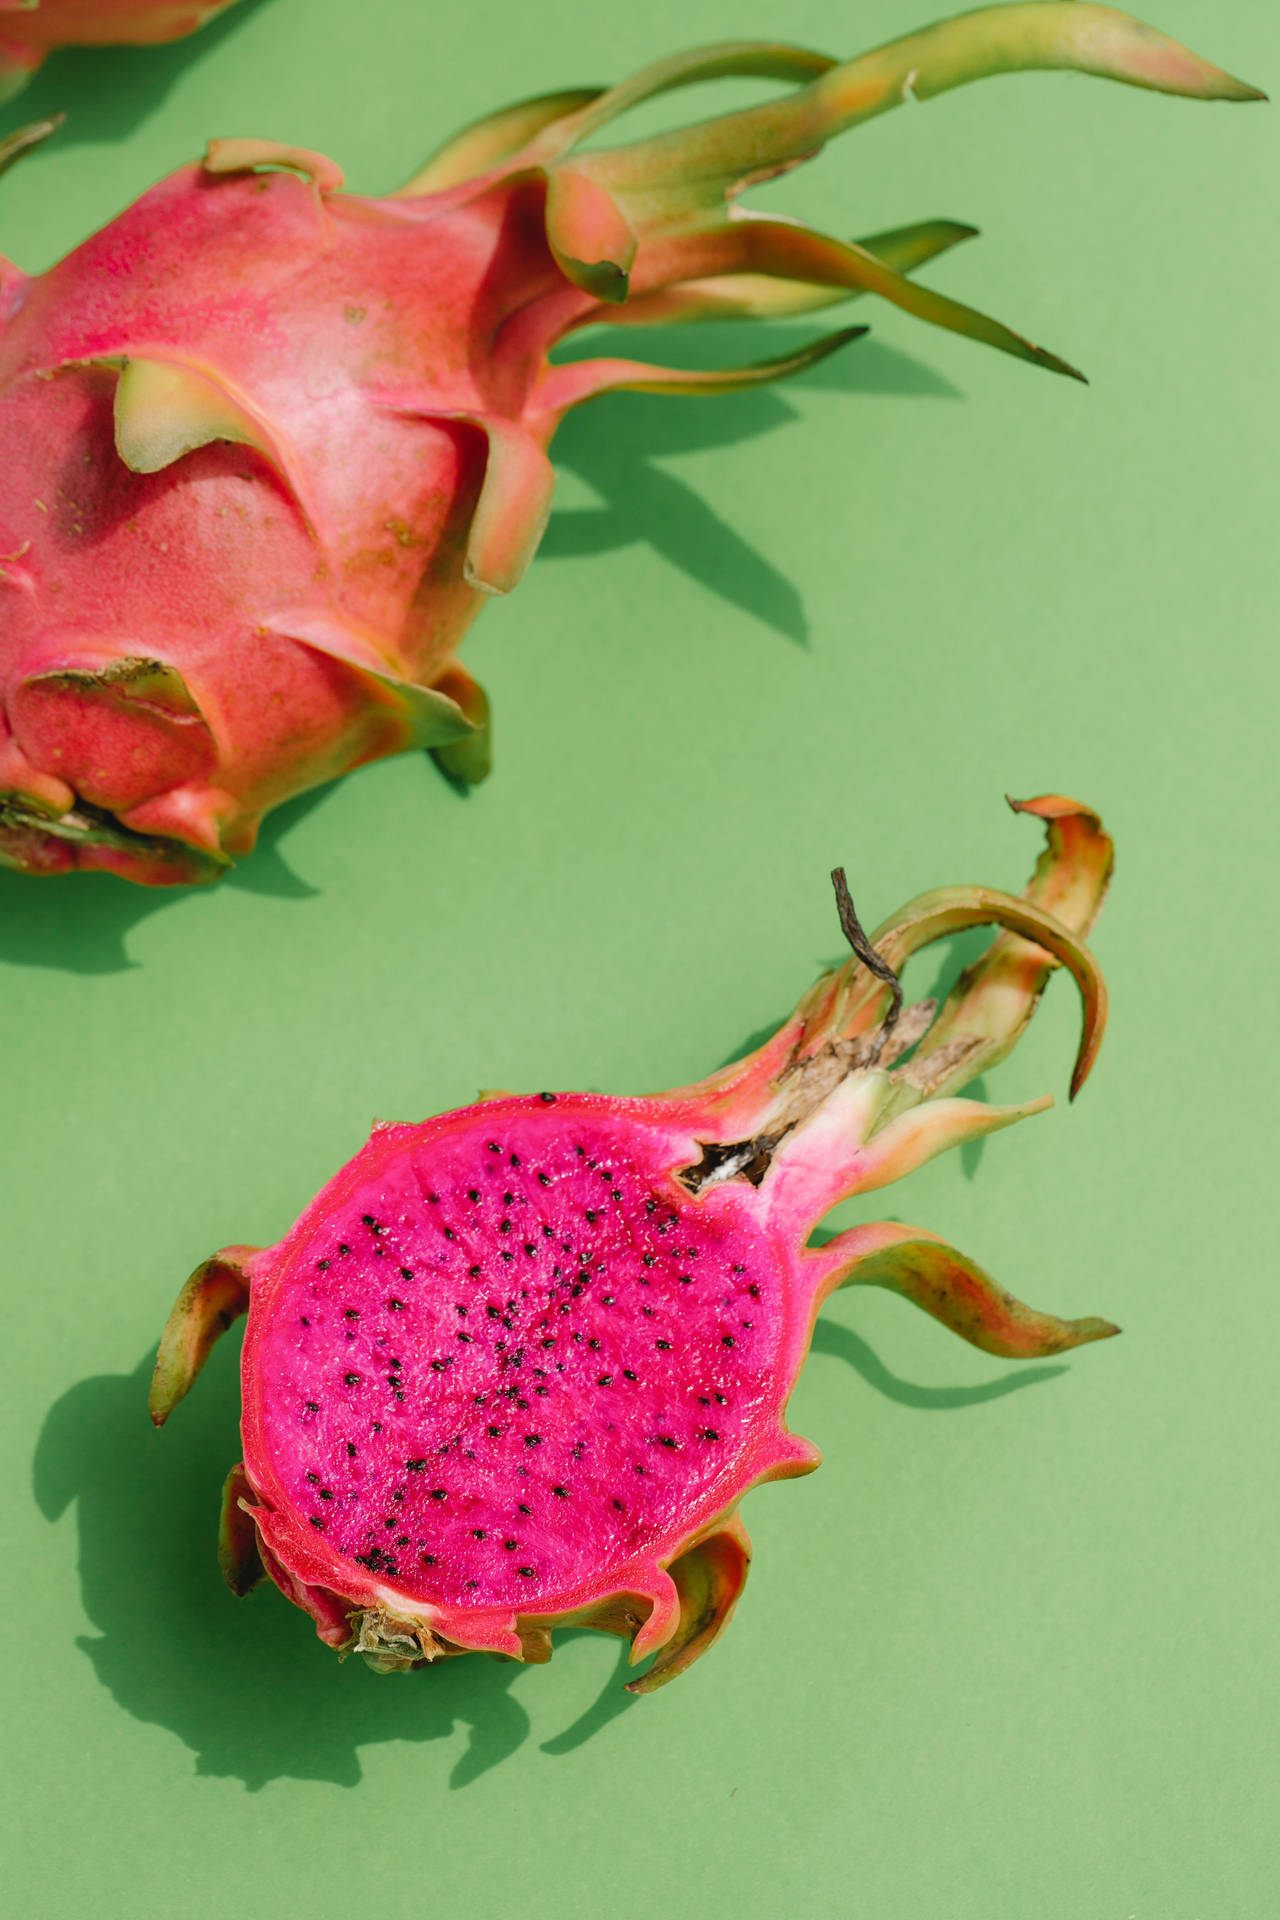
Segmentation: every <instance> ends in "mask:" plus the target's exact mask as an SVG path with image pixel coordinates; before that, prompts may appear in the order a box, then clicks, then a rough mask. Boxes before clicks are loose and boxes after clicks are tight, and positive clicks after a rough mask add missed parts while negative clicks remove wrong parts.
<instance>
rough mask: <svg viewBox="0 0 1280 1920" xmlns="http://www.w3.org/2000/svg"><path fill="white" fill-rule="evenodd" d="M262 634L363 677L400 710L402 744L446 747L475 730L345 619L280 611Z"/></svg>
mask: <svg viewBox="0 0 1280 1920" xmlns="http://www.w3.org/2000/svg"><path fill="white" fill-rule="evenodd" d="M264 631H267V632H271V633H276V634H281V635H283V636H285V637H287V638H288V639H290V640H297V641H299V642H300V643H301V644H302V645H303V646H304V647H312V648H314V650H315V651H316V652H317V653H324V654H328V655H329V657H330V659H333V660H341V661H343V662H344V664H345V665H347V666H349V667H354V668H355V669H356V670H357V672H359V673H362V674H364V675H365V676H366V677H367V678H368V680H369V681H370V682H371V683H372V684H373V685H374V686H375V687H377V688H378V689H379V691H380V692H381V694H382V695H383V696H384V698H387V699H388V700H389V701H390V702H392V703H393V704H394V705H395V706H396V707H398V709H399V711H400V713H401V715H402V717H403V720H404V724H405V729H406V738H405V741H404V745H405V746H408V747H427V748H432V747H444V746H450V745H451V744H452V743H453V742H454V741H455V740H465V739H466V738H467V736H468V735H469V734H471V733H472V732H473V731H474V729H473V727H472V724H471V722H470V721H469V720H468V718H467V716H466V714H465V713H463V711H462V709H461V707H459V705H458V703H457V701H456V700H453V699H451V698H450V697H449V695H448V694H447V693H445V692H442V691H440V690H439V688H437V687H420V686H417V685H416V684H415V683H414V682H413V681H411V680H406V679H405V678H404V676H403V675H402V674H398V673H396V672H395V671H394V669H393V668H392V666H391V663H390V661H389V660H388V659H387V657H386V655H385V654H384V653H383V652H382V651H381V650H380V649H379V647H378V644H377V640H376V637H375V636H374V635H372V634H368V633H365V632H362V631H361V630H360V629H359V628H358V627H356V626H354V625H353V624H352V623H351V622H349V621H344V620H341V619H335V618H334V617H333V616H332V615H330V614H329V613H327V612H326V611H325V610H324V608H322V607H292V608H288V609H285V610H282V611H279V612H277V613H275V614H273V615H272V616H271V618H270V619H269V620H268V621H266V622H264Z"/></svg>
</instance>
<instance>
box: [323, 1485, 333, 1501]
mask: <svg viewBox="0 0 1280 1920" xmlns="http://www.w3.org/2000/svg"><path fill="white" fill-rule="evenodd" d="M320 1498H321V1499H322V1500H332V1498H333V1492H332V1489H331V1488H329V1487H321V1489H320Z"/></svg>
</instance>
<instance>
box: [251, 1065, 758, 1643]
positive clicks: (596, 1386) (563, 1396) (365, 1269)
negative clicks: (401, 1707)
mask: <svg viewBox="0 0 1280 1920" xmlns="http://www.w3.org/2000/svg"><path fill="white" fill-rule="evenodd" d="M612 1104H613V1103H611V1105H612ZM604 1105H605V1103H603V1102H587V1101H585V1100H579V1099H576V1098H575V1097H573V1096H561V1097H559V1098H558V1099H556V1100H555V1101H551V1102H546V1103H538V1102H525V1101H521V1102H520V1103H519V1104H518V1106H517V1105H516V1103H503V1104H502V1105H501V1106H499V1107H497V1108H494V1109H490V1110H481V1111H479V1112H471V1113H469V1114H467V1115H466V1116H465V1117H464V1118H463V1120H462V1122H461V1124H457V1123H454V1124H453V1125H452V1126H450V1127H449V1128H448V1129H446V1130H441V1129H440V1128H439V1127H438V1126H434V1125H432V1124H431V1123H428V1126H426V1127H422V1128H398V1129H395V1130H394V1132H395V1134H396V1135H398V1136H399V1139H398V1140H397V1142H396V1145H397V1148H398V1151H395V1152H394V1153H392V1154H389V1155H386V1157H385V1158H383V1159H382V1160H381V1164H380V1165H377V1170H376V1177H374V1178H372V1179H368V1178H367V1179H366V1181H365V1182H362V1183H351V1182H347V1183H345V1191H344V1194H343V1197H342V1199H341V1202H340V1204H338V1205H336V1206H335V1205H332V1204H330V1205H328V1206H324V1205H323V1198H324V1197H322V1206H321V1207H320V1208H316V1209H313V1210H312V1212H311V1213H310V1214H309V1215H308V1216H306V1217H305V1218H304V1220H303V1221H302V1222H300V1223H299V1228H298V1229H295V1232H294V1234H292V1235H291V1236H290V1237H289V1241H288V1242H287V1243H286V1244H285V1248H284V1249H283V1251H284V1252H285V1254H286V1259H285V1262H284V1263H282V1265H280V1266H279V1267H273V1269H272V1270H270V1271H269V1272H267V1273H264V1274H263V1275H262V1276H261V1277H259V1276H255V1283H254V1293H253V1303H252V1305H251V1308H250V1333H249V1338H248V1341H247V1343H246V1349H245V1379H244V1397H245V1459H246V1467H247V1469H248V1471H249V1474H250V1477H251V1479H252V1481H253V1483H254V1485H255V1487H256V1488H257V1489H258V1491H259V1493H260V1496H261V1497H262V1498H263V1500H264V1502H265V1503H266V1504H267V1505H268V1506H270V1507H271V1508H273V1509H274V1510H275V1512H276V1513H277V1514H278V1515H280V1516H281V1517H282V1518H283V1517H284V1516H285V1515H286V1514H287V1513H289V1510H290V1509H292V1514H293V1517H294V1522H295V1525H296V1527H297V1529H298V1531H299V1532H300V1533H301V1534H302V1535H303V1536H306V1537H308V1538H309V1540H310V1544H311V1547H312V1548H313V1549H316V1550H320V1551H323V1550H324V1548H327V1549H328V1550H330V1551H332V1552H334V1553H336V1554H337V1555H338V1556H340V1557H341V1559H342V1560H345V1561H347V1562H354V1563H356V1564H353V1565H351V1566H350V1569H349V1582H348V1588H347V1590H348V1591H352V1590H359V1589H361V1588H367V1587H368V1586H370V1585H371V1584H372V1583H373V1582H371V1578H370V1576H373V1581H376V1583H377V1584H379V1585H382V1586H387V1585H394V1587H395V1588H396V1589H398V1590H399V1591H401V1592H403V1593H404V1594H405V1595H406V1596H408V1597H410V1598H411V1599H414V1600H420V1601H426V1602H429V1603H434V1604H436V1605H438V1606H447V1607H459V1606H465V1607H468V1608H481V1607H485V1606H494V1607H502V1608H508V1609H519V1610H520V1611H522V1612H533V1613H536V1612H539V1611H551V1610H553V1609H554V1607H555V1606H556V1605H558V1604H560V1603H561V1602H562V1600H563V1598H564V1596H565V1595H567V1594H572V1593H573V1592H574V1591H575V1590H578V1591H581V1590H584V1589H586V1588H588V1587H589V1588H590V1589H591V1590H592V1591H594V1592H595V1593H597V1594H599V1593H608V1592H609V1591H610V1590H611V1581H610V1569H614V1570H616V1571H618V1572H619V1573H621V1571H622V1570H624V1569H626V1568H627V1567H628V1566H630V1565H633V1564H634V1563H635V1562H636V1561H637V1560H638V1559H641V1558H645V1557H650V1558H658V1559H660V1558H662V1557H663V1555H664V1551H666V1550H669V1548H670V1547H671V1546H672V1545H673V1544H678V1543H679V1542H680V1541H681V1540H683V1539H684V1538H686V1537H687V1536H688V1534H689V1531H690V1522H691V1517H693V1516H696V1515H697V1514H699V1513H705V1514H706V1515H708V1516H709V1515H711V1514H714V1513H715V1512H716V1511H718V1510H719V1508H720V1507H722V1506H724V1505H725V1504H727V1503H728V1502H729V1501H730V1500H731V1499H733V1498H736V1496H737V1494H738V1493H740V1492H741V1491H742V1488H743V1485H744V1479H745V1480H749V1479H750V1478H752V1477H754V1474H753V1472H752V1470H751V1468H750V1467H749V1466H744V1462H745V1461H746V1460H747V1459H748V1457H749V1456H754V1455H755V1453H756V1450H757V1448H758V1446H759V1443H760V1441H761V1440H762V1438H763V1437H764V1435H765V1433H766V1431H768V1432H769V1433H772V1434H776V1432H777V1426H778V1421H777V1413H778V1408H779V1404H780V1396H781V1395H782V1394H783V1393H784V1392H785V1388H786V1386H787V1385H789V1377H788V1378H787V1379H786V1380H784V1381H780V1379H779V1375H780V1374H783V1375H788V1376H789V1372H790V1369H789V1367H787V1366H786V1365H780V1364H779V1353H780V1349H781V1347H782V1345H783V1344H784V1338H785V1323H786V1318H787V1316H786V1313H785V1296H786V1293H787V1280H786V1273H785V1262H779V1260H778V1258H777V1255H776V1253H775V1251H774V1249H773V1247H772V1246H771V1244H770V1240H769V1239H768V1238H767V1237H766V1236H765V1234H764V1233H763V1232H762V1230H761V1227H760V1226H759V1224H758V1220H757V1217H756V1216H757V1215H758V1209H757V1208H756V1207H755V1205H754V1204H753V1203H754V1201H755V1197H756V1196H755V1190H754V1189H752V1188H750V1187H747V1186H745V1185H743V1184H738V1185H737V1186H736V1188H735V1190H734V1195H730V1194H729V1193H727V1192H726V1191H725V1190H724V1189H720V1190H718V1192H717V1194H716V1201H717V1204H715V1205H713V1206H710V1207H709V1206H707V1205H706V1204H705V1203H701V1202H695V1201H693V1200H691V1199H689V1198H688V1196H682V1194H681V1190H680V1189H679V1188H678V1187H676V1186H675V1185H674V1183H673V1182H672V1181H671V1180H670V1179H669V1178H668V1177H667V1169H666V1168H665V1166H663V1165H660V1164H659V1157H660V1153H661V1148H662V1146H663V1145H664V1144H665V1142H664V1139H663V1135H662V1131H661V1130H660V1129H659V1130H656V1134H655V1129H654V1128H653V1127H652V1126H646V1125H645V1124H644V1123H643V1122H642V1120H641V1118H640V1116H639V1114H638V1113H637V1114H636V1115H634V1117H633V1116H631V1115H628V1114H626V1113H619V1112H617V1111H616V1110H614V1111H609V1110H608V1109H606V1110H605V1112H604V1113H603V1114H602V1112H601V1110H600V1109H601V1108H602V1107H604ZM366 1157H370V1158H372V1159H373V1160H374V1161H375V1163H376V1162H377V1161H378V1158H379V1142H378V1138H377V1136H375V1139H374V1141H373V1142H371V1143H370V1147H369V1148H368V1149H366V1155H365V1156H362V1159H364V1158H366ZM736 1195H741V1196H742V1200H743V1204H742V1205H741V1206H739V1205H737V1204H735V1196H736ZM726 1202H727V1203H728V1204H726ZM770 1451H771V1452H772V1454H773V1455H775V1456H776V1454H777V1452H778V1448H777V1446H776V1444H775V1445H774V1446H773V1447H772V1448H771V1450H770ZM756 1472H758V1468H757V1469H756ZM317 1535H320V1536H321V1538H322V1540H323V1547H322V1546H321V1539H317ZM335 1571H336V1572H338V1573H340V1568H339V1569H336V1570H335ZM613 1584H618V1583H617V1582H614V1583H613Z"/></svg>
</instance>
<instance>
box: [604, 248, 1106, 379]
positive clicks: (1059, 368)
mask: <svg viewBox="0 0 1280 1920" xmlns="http://www.w3.org/2000/svg"><path fill="white" fill-rule="evenodd" d="M744 271H747V272H752V273H763V274H772V275H776V276H777V277H779V278H781V279H783V280H786V281H789V282H791V281H797V280H799V281H805V282H816V283H818V284H826V285H828V286H832V287H846V288H856V289H857V290H858V291H859V292H861V293H876V294H879V295H880V297H881V298H882V299H884V300H889V301H891V302H892V304H893V305H894V306H895V307H901V308H902V309H903V311H904V312H906V313H910V314H914V315H915V317H916V318H917V319H918V320H927V321H928V322H929V323H930V325H932V326H935V327H945V328H946V329H947V331H948V332H951V333H961V334H964V335H966V336H967V337H968V338H969V339H971V340H980V341H982V342H983V344H984V345H986V346H989V347H996V348H998V349H999V351H1000V352H1002V353H1008V354H1012V355H1013V356H1014V358H1015V359H1018V360H1029V361H1031V362H1032V363H1033V365H1035V366H1038V367H1044V368H1046V369H1047V370H1048V371H1049V372H1050V373H1064V374H1067V375H1068V376H1069V377H1070V378H1071V379H1073V380H1083V378H1084V375H1083V374H1081V373H1079V372H1078V371H1077V370H1076V368H1074V367H1072V366H1070V365H1069V364H1068V363H1067V362H1066V361H1065V360H1062V359H1060V358H1059V356H1058V355H1057V354H1056V353H1050V352H1049V351H1048V350H1047V349H1046V348H1044V347H1037V346H1034V345H1033V344H1032V342H1031V341H1029V340H1025V339H1024V338H1023V337H1022V335H1021V334H1019V333H1014V332H1013V330H1012V328H1010V327H1006V326H1005V325H1004V323H1003V322H1002V321H999V320H993V319H992V318H991V317H990V316H989V315H988V314H985V313H979V312H978V311H977V309H976V308H974V307H967V306H965V305H964V303H963V302H962V301H959V300H952V299H950V298H949V297H948V296H947V295H946V294H944V293H938V292H936V291H935V290H934V289H933V288H932V287H925V286H921V285H920V283H919V282H918V281H915V280H910V279H908V278H907V277H906V275H905V274H901V273H896V272H895V271H894V269H893V268H892V267H889V266H886V265H885V263H884V261H883V260H880V259H877V257H876V256H875V254H873V253H868V252H867V250H866V249H865V248H864V247H859V246H854V245H851V244H850V243H849V242H847V241H843V240H833V239H831V238H829V237H828V236H827V235H826V234H821V233H815V232H813V230H812V229H811V228H808V227H802V226H799V225H793V224H792V223H791V222H790V221H782V220H771V219H768V218H765V217H763V216H755V215H742V216H741V217H739V218H737V219H730V220H727V221H724V222H721V223H718V224H711V225H706V226H703V227H702V228H701V229H695V230H692V231H689V232H680V231H677V233H676V234H675V236H674V237H673V238H672V239H671V240H665V241H664V240H659V241H656V242H655V243H654V244H653V248H652V251H651V253H649V254H642V255H641V258H640V261H639V262H638V263H637V274H636V279H637V284H638V286H639V287H640V288H643V287H644V286H645V284H646V280H647V279H648V277H649V275H650V274H652V275H653V276H654V278H655V279H657V280H666V279H672V278H674V279H678V280H685V279H696V278H699V277H702V276H706V275H714V274H719V273H730V274H739V273H742V272H744Z"/></svg>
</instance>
